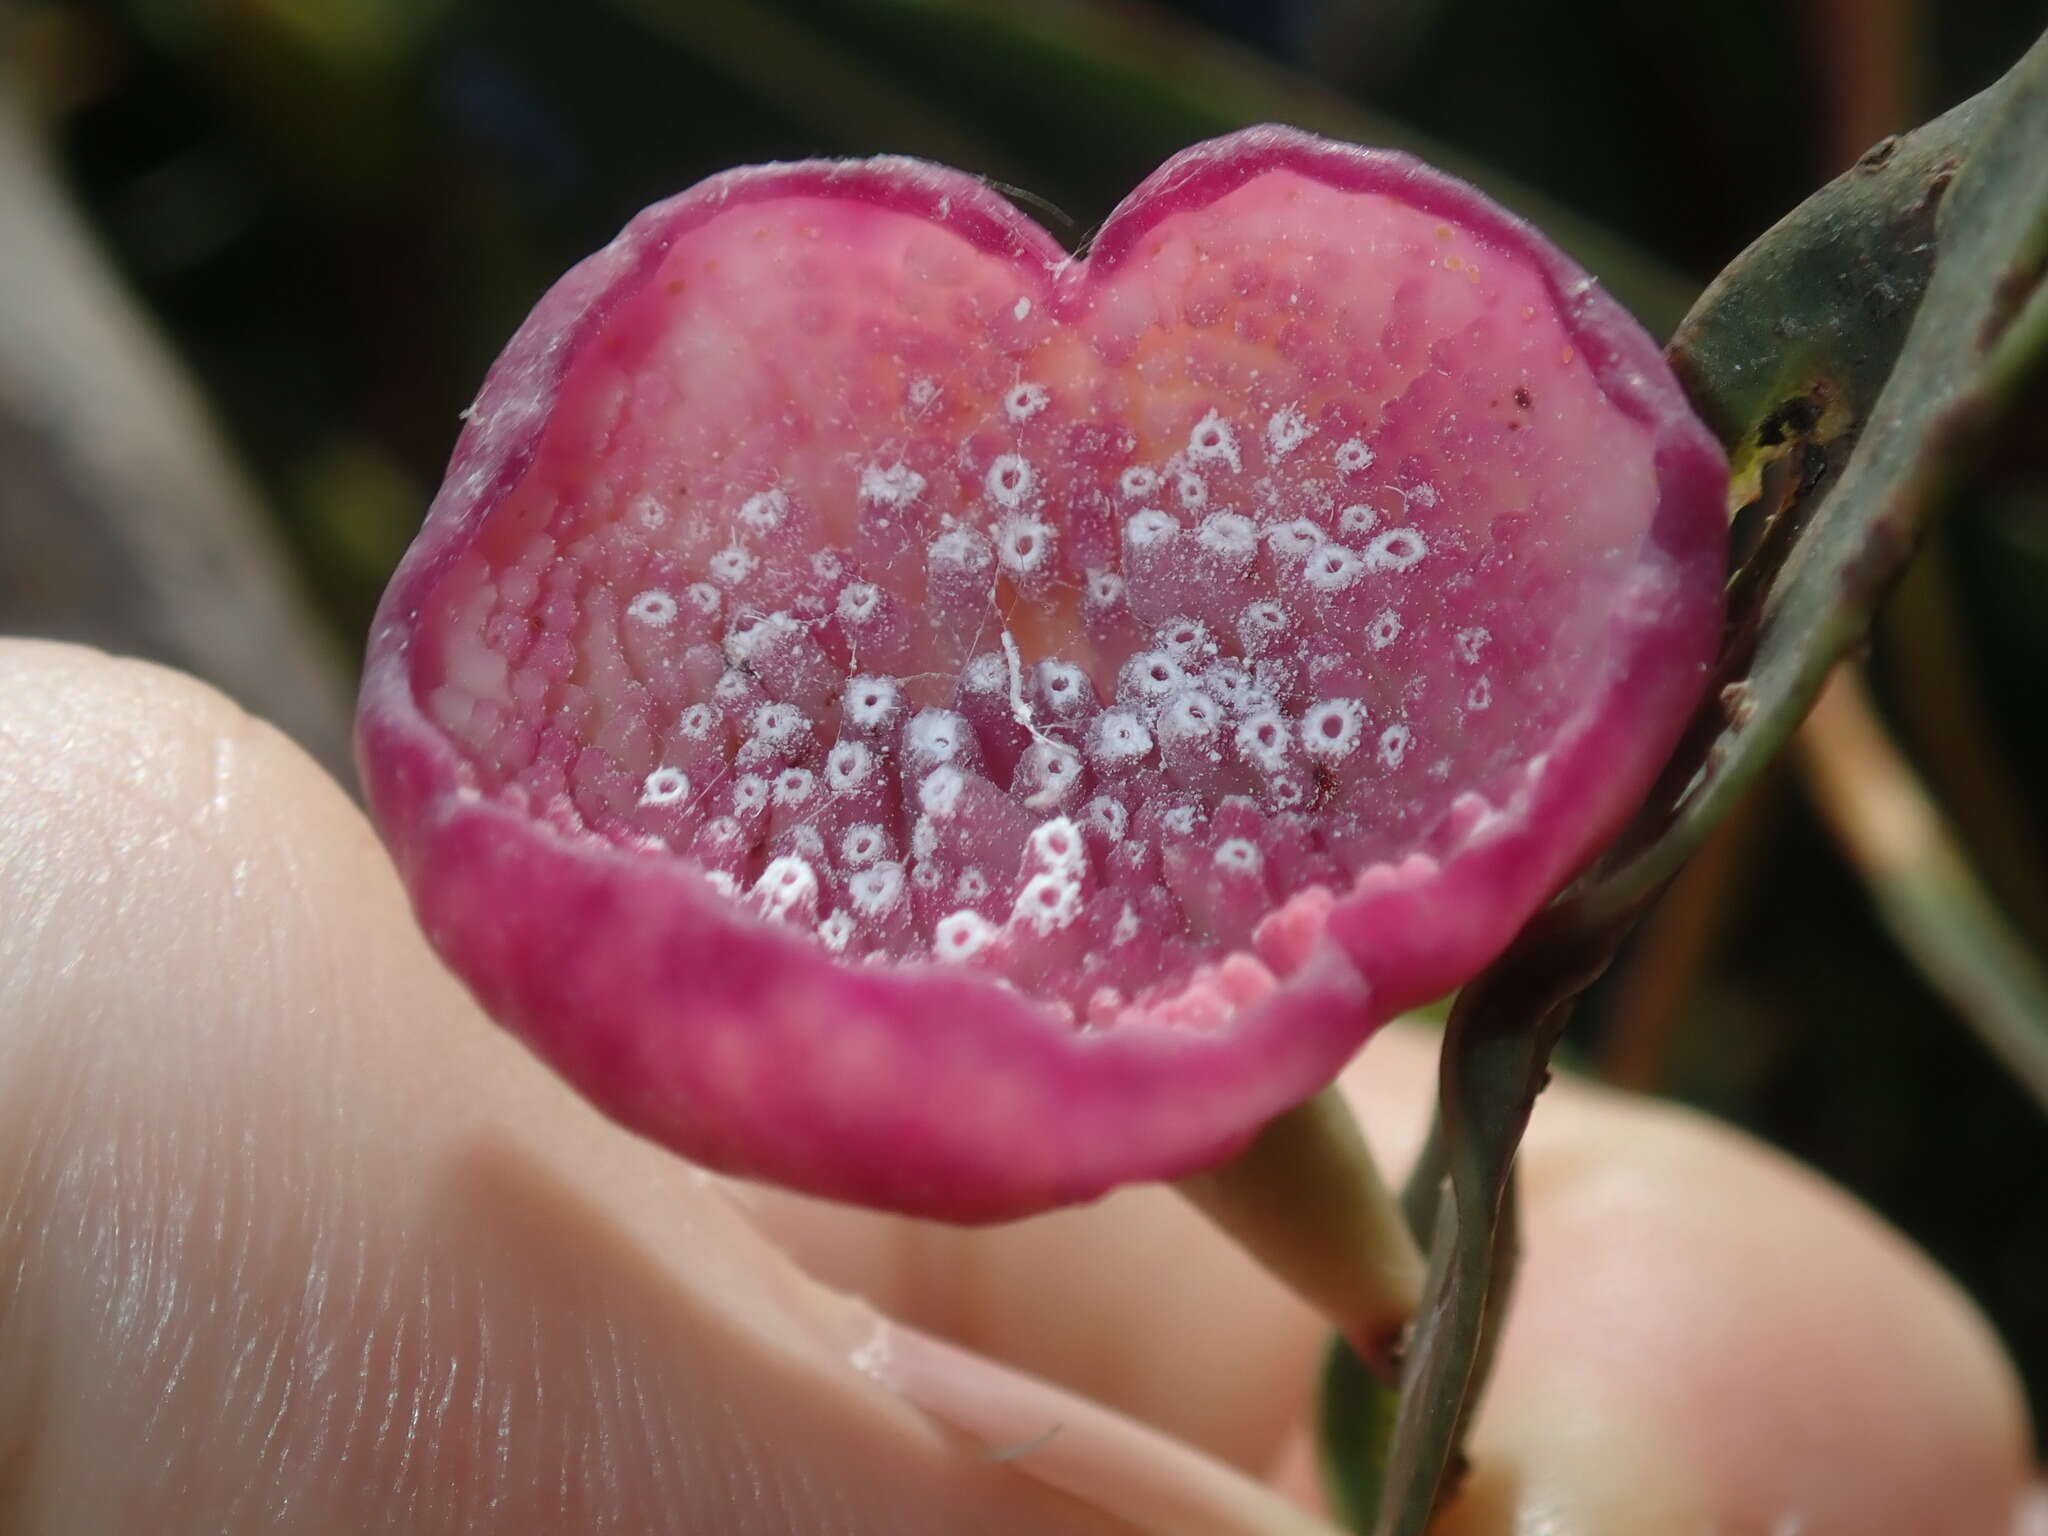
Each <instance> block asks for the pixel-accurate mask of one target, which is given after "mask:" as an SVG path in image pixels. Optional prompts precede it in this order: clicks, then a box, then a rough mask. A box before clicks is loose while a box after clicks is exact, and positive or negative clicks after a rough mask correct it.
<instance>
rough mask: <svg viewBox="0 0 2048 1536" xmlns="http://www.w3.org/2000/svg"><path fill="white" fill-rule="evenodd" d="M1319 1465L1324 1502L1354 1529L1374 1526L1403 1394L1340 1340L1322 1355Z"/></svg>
mask: <svg viewBox="0 0 2048 1536" xmlns="http://www.w3.org/2000/svg"><path fill="white" fill-rule="evenodd" d="M1320 1402H1321V1411H1320V1413H1319V1414H1318V1415H1317V1420H1316V1467H1317V1470H1318V1472H1319V1473H1320V1474H1321V1477H1322V1484H1323V1502H1324V1503H1326V1504H1327V1505H1329V1507H1330V1513H1331V1514H1333V1515H1335V1516H1336V1517H1337V1518H1338V1519H1339V1520H1341V1521H1343V1522H1344V1525H1345V1527H1346V1528H1347V1529H1349V1530H1354V1531H1363V1530H1367V1529H1369V1528H1370V1526H1369V1522H1370V1521H1371V1520H1372V1517H1373V1512H1374V1511H1375V1510H1377V1509H1378V1508H1379V1507H1380V1491H1381V1489H1382V1488H1384V1487H1385V1486H1386V1481H1387V1449H1388V1447H1389V1445H1390V1444H1391V1443H1392V1441H1393V1437H1394V1416H1395V1414H1396V1413H1397V1412H1398V1411H1399V1410H1400V1406H1401V1394H1400V1393H1399V1392H1398V1391H1396V1390H1395V1389H1394V1388H1393V1387H1391V1386H1389V1385H1388V1384H1387V1383H1385V1382H1383V1381H1381V1380H1379V1379H1378V1378H1377V1377H1375V1376H1374V1375H1373V1373H1372V1372H1371V1371H1369V1370H1367V1369H1366V1368H1365V1364H1364V1362H1363V1361H1361V1360H1360V1359H1359V1358H1358V1354H1357V1352H1356V1351H1355V1350H1353V1349H1352V1347H1351V1346H1350V1345H1349V1344H1347V1343H1346V1342H1345V1341H1344V1340H1343V1339H1342V1338H1341V1337H1338V1338H1332V1339H1331V1340H1330V1347H1329V1352H1328V1353H1327V1354H1326V1355H1324V1357H1323V1381H1322V1390H1321V1393H1320Z"/></svg>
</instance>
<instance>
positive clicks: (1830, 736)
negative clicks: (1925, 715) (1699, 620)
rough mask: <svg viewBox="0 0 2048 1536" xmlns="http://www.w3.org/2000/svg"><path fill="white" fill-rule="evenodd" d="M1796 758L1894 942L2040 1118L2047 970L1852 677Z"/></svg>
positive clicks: (1840, 680)
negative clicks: (2024, 1092) (2022, 1088)
mask: <svg viewBox="0 0 2048 1536" xmlns="http://www.w3.org/2000/svg"><path fill="white" fill-rule="evenodd" d="M1799 749H1800V754H1801V757H1802V758H1803V760H1804V764H1805V768H1806V776H1807V783H1808V785H1809V786H1810V787H1811V789H1812V791H1813V797H1814V801H1815V803H1816V804H1817V805H1818V806H1819V807H1820V810H1821V813H1822V814H1823V815H1824V816H1825V817H1826V819H1827V822H1828V825H1829V826H1830V827H1831V828H1832V829H1833V830H1834V833H1835V837H1836V839H1837V841H1839V842H1840V843H1841V845H1842V848H1843V851H1844V852H1845V853H1847V854H1848V856H1849V858H1850V859H1851V860H1852V861H1853V862H1854V863H1855V864H1856V866H1857V868H1858V869H1859V870H1860V871H1861V872H1862V874H1863V880H1864V884H1865V885H1866V886H1867V887H1868V888H1869V891H1870V893H1871V896H1872V897H1873V898H1874V899H1875V901H1876V902H1877V907H1878V911H1879V913H1880V915H1881V916H1882V917H1883V919H1884V921H1885V925H1886V926H1887V927H1889V928H1890V929H1891V931H1892V935H1893V937H1894V938H1896V939H1897V940H1898V941H1899V944H1900V946H1901V947H1902V948H1904V949H1905V951H1906V952H1907V953H1908V954H1909V955H1911V956H1912V957H1913V959H1914V960H1915V962H1916V963H1917V964H1918V965H1919V967H1920V970H1921V972H1922V974H1923V975H1925V976H1926V977H1927V979H1928V980H1929V981H1931V982H1932V983H1933V984H1934V985H1935V986H1936V987H1937V988H1939V989H1940V991H1941V992H1942V994H1943V995H1944V996H1945V997H1947V999H1948V1000H1949V1002H1950V1003H1951V1004H1953V1005H1954V1007H1955V1009H1956V1011H1957V1012H1958V1013H1960V1014H1961V1015H1962V1016H1963V1017H1964V1019H1966V1020H1967V1021H1968V1022H1969V1023H1970V1024H1971V1025H1972V1026H1974V1027H1975V1029H1976V1031H1977V1034H1978V1036H1979V1038H1981V1039H1982V1040H1983V1042H1984V1044H1985V1045H1986V1046H1987V1047H1989V1049H1990V1050H1991V1051H1992V1052H1993V1053H1994V1054H1995V1055H1997V1056H1998V1057H1999V1058H2000V1059H2001V1060H2002V1061H2004V1062H2005V1064H2006V1066H2007V1067H2008V1068H2009V1069H2010V1070H2011V1071H2012V1073H2013V1075H2014V1076H2015V1077H2017V1078H2019V1079H2020V1081H2021V1082H2023V1083H2025V1084H2026V1085H2027V1087H2028V1088H2029V1089H2030V1090H2032V1092H2033V1094H2034V1097H2035V1098H2036V1099H2037V1100H2038V1101H2039V1102H2040V1104H2041V1105H2042V1107H2043V1108H2044V1109H2048V972H2044V970H2043V968H2042V966H2041V963H2040V961H2039V960H2038V959H2037V958H2036V957H2035V956H2034V955H2033V954H2031V953H2030V952H2029V951H2028V949H2027V946H2026V944H2025V943H2024V942H2023V941H2022V940H2021V939H2020V938H2019V937H2018V936H2017V935H2016V934H2015V933H2014V932H2013V931H2012V929H2011V927H2010V926H2009V925H2008V924H2007V922H2006V920H2005V918H2004V916H2003V915H2002V914H2001V913H2000V912H1999V910H1998V908H1997V907H1996V906H1995V905H1993V903H1992V901H1991V898H1990V897H1989V896H1988V895H1986V894H1985V891H1984V888H1983V886H1982V885H1981V884H1979V882H1978V880H1977V878H1976V876H1975V874H1974V873H1973V872H1972V871H1971V869H1970V866H1969V864H1968V862H1967V861H1966V860H1965V859H1964V858H1963V856H1962V854H1961V853H1960V852H1959V851H1958V849H1957V847H1956V844H1955V839H1954V837H1953V836H1952V835H1951V833H1950V831H1949V829H1948V826H1947V824H1946V823H1945V822H1944V821H1943V819H1942V816H1941V812H1940V811H1939V809H1937V808H1936V806H1935V804H1934V802H1933V801H1932V800H1931V799H1930V798H1929V797H1928V795H1927V792H1926V790H1925V789H1923V788H1922V787H1921V784H1920V781H1919V779H1918V778H1917V777H1916V776H1915V775H1914V773H1913V770H1912V768H1911V766H1910V765H1909V764H1908V763H1907V762H1906V760H1905V759H1904V758H1903V757H1902V756H1901V755H1900V753H1899V750H1898V748H1897V747H1895V746H1894V745H1893V744H1892V741H1891V738H1890V737H1889V736H1888V735H1887V734H1886V733H1885V729H1884V727H1883V725H1882V724H1881V723H1880V722H1879V721H1878V718H1877V713H1876V710H1875V709H1874V708H1873V707H1872V705H1871V701H1870V694H1869V691H1868V690H1867V689H1866V688H1865V686H1864V683H1863V679H1862V677H1861V675H1860V674H1859V673H1858V672H1856V671H1854V670H1852V669H1847V668H1845V669H1843V670H1841V671H1839V672H1837V673H1836V674H1835V677H1834V680H1833V681H1832V682H1831V683H1830V684H1829V685H1828V688H1827V691H1826V692H1824V693H1823V694H1822V695H1821V697H1820V701H1819V702H1818V703H1816V704H1815V705H1814V707H1813V713H1812V715H1810V716H1809V717H1808V719H1807V722H1806V727H1805V729H1804V730H1803V731H1802V732H1801V733H1800V736H1799Z"/></svg>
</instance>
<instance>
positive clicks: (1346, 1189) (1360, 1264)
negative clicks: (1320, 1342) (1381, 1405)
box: [1179, 1087, 1423, 1381]
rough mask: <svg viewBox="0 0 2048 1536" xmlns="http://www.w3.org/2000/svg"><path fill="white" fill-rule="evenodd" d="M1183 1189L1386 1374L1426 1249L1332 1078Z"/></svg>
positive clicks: (1392, 1368) (1417, 1295) (1393, 1370)
mask: <svg viewBox="0 0 2048 1536" xmlns="http://www.w3.org/2000/svg"><path fill="white" fill-rule="evenodd" d="M1179 1188H1180V1192H1181V1193H1182V1194H1183V1195H1184V1196H1186V1197H1187V1198H1188V1199H1189V1200H1190V1201H1192V1202H1193V1203H1194V1205H1195V1206H1196V1208H1197V1209H1199V1210H1200V1211H1201V1212H1202V1213H1203V1214H1204V1215H1205V1216H1207V1217H1208V1218H1209V1219H1210V1220H1211V1221H1213V1222H1214V1223H1216V1225H1217V1226H1219V1227H1221V1228H1222V1229H1223V1230H1224V1231H1225V1232H1227V1233H1229V1234H1230V1236H1231V1237H1233V1238H1234V1239H1236V1240H1237V1242H1238V1243H1240V1244H1241V1245H1242V1246H1243V1247H1244V1248H1245V1250H1246V1251H1247V1252H1249V1253H1250V1254H1251V1256H1252V1257H1253V1258H1255V1259H1257V1260H1258V1261H1259V1263H1261V1264H1263V1265H1264V1266H1265V1267H1266V1268H1267V1269H1269V1270H1271V1271H1272V1272H1273V1273H1274V1274H1275V1275H1277V1276H1279V1278H1280V1279H1282V1280H1284V1281H1286V1282H1287V1284H1288V1285H1289V1286H1290V1287H1292V1288H1293V1289H1294V1291H1295V1292H1296V1293H1297V1294H1299V1295H1300V1296H1301V1297H1303V1299H1305V1300H1306V1301H1308V1302H1309V1303H1310V1304H1311V1305H1312V1306H1314V1307H1315V1308H1316V1309H1317V1310H1318V1311H1320V1312H1321V1313H1322V1314H1323V1315H1324V1316H1325V1317H1327V1318H1328V1319H1329V1320H1330V1322H1331V1323H1332V1324H1333V1325H1334V1326H1335V1327H1336V1328H1337V1330H1338V1332H1340V1333H1342V1334H1343V1335H1344V1336H1345V1338H1347V1339H1348V1340H1349V1341H1350V1342H1351V1347H1352V1348H1353V1349H1355V1350H1356V1351H1357V1352H1358V1354H1359V1356H1360V1358H1361V1359H1363V1360H1364V1361H1365V1362H1366V1363H1367V1364H1368V1365H1370V1366H1371V1367H1372V1368H1373V1370H1374V1371H1375V1372H1376V1373H1377V1374H1379V1375H1381V1376H1382V1378H1383V1379H1386V1380H1388V1381H1392V1380H1393V1379H1395V1377H1396V1376H1397V1374H1398V1361H1399V1355H1400V1347H1399V1346H1400V1340H1401V1335H1402V1333H1403V1331H1404V1330H1405V1329H1406V1328H1407V1326H1408V1323H1409V1320H1410V1319H1411V1318H1413V1317H1414V1315H1415V1308H1416V1306H1417V1304H1418V1303H1419V1302H1420V1300H1421V1297H1422V1274H1423V1265H1422V1255H1421V1253H1420V1252H1419V1251H1418V1250H1417V1249H1416V1246H1415V1239H1414V1238H1413V1237H1412V1236H1410V1234H1409V1231H1408V1223H1407V1222H1406V1220H1404V1219H1403V1217H1402V1214H1401V1207H1400V1204H1399V1202H1398V1201H1396V1200H1395V1198H1394V1194H1393V1191H1392V1190H1391V1189H1389V1188H1388V1187H1387V1183H1386V1180H1385V1179H1383V1178H1382V1177H1381V1176H1380V1171H1379V1167H1378V1165H1377V1164H1375V1163H1374V1161H1373V1157H1372V1152H1371V1149H1370V1148H1368V1147H1367V1146H1366V1143H1365V1138H1364V1136H1363V1135H1361V1134H1360V1132H1359V1129H1358V1122H1357V1121H1356V1120H1355V1119H1354V1118H1353V1117H1352V1114H1351V1108H1350V1106H1349V1105H1348V1104H1347V1103H1345V1101H1344V1097H1343V1095H1342V1094H1341V1093H1340V1092H1339V1091H1338V1090H1337V1089H1336V1088H1335V1087H1330V1088H1325V1089H1324V1090H1323V1091H1322V1092H1321V1093H1319V1094H1317V1095H1316V1096H1315V1097H1314V1098H1312V1099H1310V1100H1308V1101H1307V1102H1306V1103H1304V1104H1300V1105H1297V1106H1296V1107H1295V1108H1293V1109H1291V1110H1288V1111H1287V1112H1286V1113H1285V1114H1283V1115H1280V1116H1278V1117H1276V1118H1275V1119H1273V1120H1271V1121H1269V1122H1268V1123H1267V1125H1266V1127H1265V1129H1264V1130H1262V1131H1260V1132H1259V1134H1258V1136H1257V1137H1256V1138H1254V1140H1253V1141H1252V1143H1251V1145H1250V1146H1248V1147H1246V1148H1245V1149H1244V1151H1242V1152H1240V1153H1239V1154H1238V1155H1237V1156H1236V1157H1235V1158H1233V1159H1231V1161H1229V1162H1227V1163H1225V1164H1223V1165H1222V1166H1221V1167H1219V1168H1212V1169H1210V1170H1209V1171H1208V1172H1207V1173H1201V1174H1197V1175H1195V1176H1194V1177H1193V1178H1189V1179H1183V1180H1182V1181H1181V1183H1180V1185H1179Z"/></svg>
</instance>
